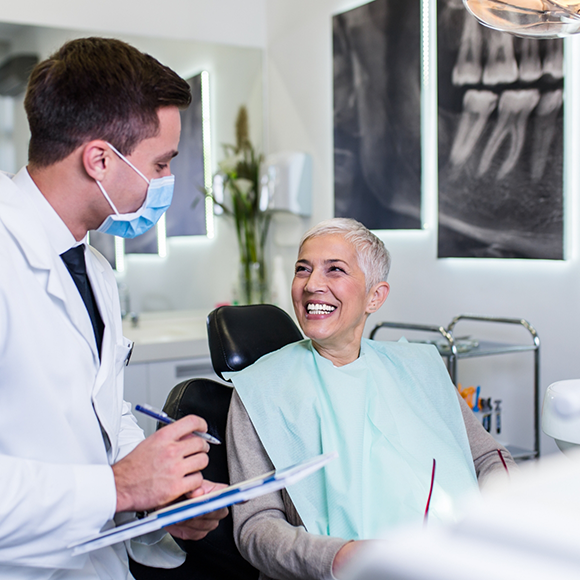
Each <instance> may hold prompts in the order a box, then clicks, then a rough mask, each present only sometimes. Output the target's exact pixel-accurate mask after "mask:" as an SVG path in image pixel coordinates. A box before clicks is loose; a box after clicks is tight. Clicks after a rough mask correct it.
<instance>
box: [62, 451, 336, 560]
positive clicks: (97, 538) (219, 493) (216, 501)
mask: <svg viewBox="0 0 580 580" xmlns="http://www.w3.org/2000/svg"><path fill="white" fill-rule="evenodd" d="M335 457H338V453H337V452H336V451H335V452H333V453H325V454H323V455H317V456H316V457H313V458H311V459H307V460H306V461H303V462H301V463H297V464H296V465H292V466H291V467H286V468H285V469H281V470H276V471H270V472H268V473H264V474H263V475H260V476H258V477H254V478H252V479H247V480H246V481H242V482H240V483H236V484H235V485H230V486H229V487H226V488H224V489H219V490H216V491H213V492H211V493H208V494H206V495H202V496H200V497H196V498H193V499H188V500H184V501H181V502H178V503H174V504H172V505H170V506H167V507H165V508H162V509H160V510H157V511H154V512H151V513H150V514H148V515H147V516H146V517H144V518H142V519H139V520H134V521H131V522H128V523H126V524H123V525H121V526H118V527H115V528H110V529H108V530H105V531H104V532H100V533H98V534H95V535H94V536H92V537H90V538H87V539H85V540H83V541H82V542H78V543H76V544H71V545H70V546H69V548H72V549H73V553H72V555H73V556H78V555H79V554H85V553H86V552H92V551H93V550H98V549H100V548H105V547H106V546H111V545H113V544H117V543H119V542H124V541H125V540H130V539H131V538H135V537H137V536H142V535H144V534H148V533H150V532H154V531H156V530H159V529H161V528H163V527H165V526H169V525H171V524H177V523H179V522H182V521H184V520H188V519H190V518H194V517H196V516H201V515H203V514H206V513H209V512H212V511H215V510H218V509H220V508H223V507H227V506H230V505H233V504H235V503H239V502H242V501H248V500H250V499H254V498H256V497H259V496H261V495H265V494H267V493H271V492H273V491H278V490H280V489H282V488H283V487H286V486H288V485H292V484H293V483H296V482H297V481H299V480H301V479H302V478H304V477H307V476H308V475H311V474H312V473H314V472H315V471H318V470H319V469H321V468H322V467H324V466H325V465H326V464H327V463H328V462H329V461H331V460H332V459H334V458H335Z"/></svg>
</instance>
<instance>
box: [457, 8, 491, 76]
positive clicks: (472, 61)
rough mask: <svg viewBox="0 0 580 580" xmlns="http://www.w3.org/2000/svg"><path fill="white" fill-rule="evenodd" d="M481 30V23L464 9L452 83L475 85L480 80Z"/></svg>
mask: <svg viewBox="0 0 580 580" xmlns="http://www.w3.org/2000/svg"><path fill="white" fill-rule="evenodd" d="M481 30H482V26H481V24H479V23H478V22H477V20H476V19H475V18H473V16H471V14H469V13H468V12H467V10H466V11H465V17H464V20H463V33H462V34H461V44H460V46H459V54H458V56H457V62H456V63H455V66H454V67H453V73H452V76H451V81H452V83H453V84H454V85H476V84H477V83H479V81H480V80H481V72H482V66H481V45H482V42H483V39H482V34H481Z"/></svg>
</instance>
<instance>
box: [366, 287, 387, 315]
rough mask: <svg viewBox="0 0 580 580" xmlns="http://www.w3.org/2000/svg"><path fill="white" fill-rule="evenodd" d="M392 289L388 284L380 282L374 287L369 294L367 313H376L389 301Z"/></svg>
mask: <svg viewBox="0 0 580 580" xmlns="http://www.w3.org/2000/svg"><path fill="white" fill-rule="evenodd" d="M390 289H391V287H390V286H389V285H388V284H387V282H379V283H378V284H376V285H375V286H373V287H372V288H371V290H370V292H369V302H368V304H367V310H366V311H367V313H368V314H370V313H371V312H376V311H377V310H378V309H379V308H380V307H381V306H382V305H383V304H384V303H385V300H386V299H387V296H388V295H389V291H390Z"/></svg>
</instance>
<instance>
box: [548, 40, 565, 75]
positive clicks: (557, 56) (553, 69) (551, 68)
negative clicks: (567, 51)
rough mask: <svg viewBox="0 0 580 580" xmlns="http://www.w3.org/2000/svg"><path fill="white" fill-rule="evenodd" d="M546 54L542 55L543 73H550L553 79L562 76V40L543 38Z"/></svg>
mask: <svg viewBox="0 0 580 580" xmlns="http://www.w3.org/2000/svg"><path fill="white" fill-rule="evenodd" d="M544 42H545V43H546V56H545V57H544V66H543V68H544V74H547V75H552V77H554V78H555V79H558V80H559V79H561V78H563V77H564V50H563V42H562V40H561V39H559V38H555V39H551V40H545V41H544Z"/></svg>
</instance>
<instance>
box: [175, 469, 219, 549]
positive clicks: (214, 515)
mask: <svg viewBox="0 0 580 580" xmlns="http://www.w3.org/2000/svg"><path fill="white" fill-rule="evenodd" d="M224 487H227V485H226V484H225V483H213V482H212V481H208V480H207V479H204V480H203V481H202V484H201V486H200V487H198V488H197V489H196V490H195V491H194V492H192V493H190V494H188V496H189V497H198V496H200V495H205V494H206V493H210V492H212V491H216V490H218V489H223V488H224ZM227 515H228V508H221V509H219V510H216V511H213V512H209V513H208V514H204V515H202V516H198V517H196V518H191V519H189V520H185V521H184V522H180V523H179V524H173V525H171V526H167V527H166V528H165V529H166V530H167V531H168V532H169V533H170V534H171V535H172V536H174V537H176V538H179V539H181V540H201V539H202V538H205V536H206V535H207V534H208V533H209V532H211V531H212V530H215V529H216V528H217V527H218V525H219V523H220V520H222V519H223V518H225V517H226V516H227Z"/></svg>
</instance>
